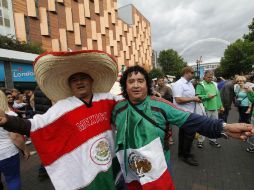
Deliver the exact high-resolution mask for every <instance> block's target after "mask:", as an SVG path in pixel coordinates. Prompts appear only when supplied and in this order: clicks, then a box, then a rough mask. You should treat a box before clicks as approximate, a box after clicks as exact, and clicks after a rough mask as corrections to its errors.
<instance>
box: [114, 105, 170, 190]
mask: <svg viewBox="0 0 254 190" xmlns="http://www.w3.org/2000/svg"><path fill="white" fill-rule="evenodd" d="M124 113H125V114H124V115H123V117H124V118H122V120H123V121H124V122H123V125H122V126H117V137H116V155H117V158H118V160H119V162H120V165H121V168H122V171H123V174H124V178H125V181H126V183H127V185H128V188H129V190H155V189H160V190H174V185H173V181H172V178H171V176H170V173H169V171H168V168H167V163H166V160H165V156H164V152H163V147H162V143H161V140H160V137H159V135H158V133H157V130H156V126H154V125H153V124H151V123H150V122H149V121H147V120H146V119H145V118H143V117H142V116H141V115H140V114H139V113H138V112H136V111H135V109H134V108H132V107H131V106H130V105H128V108H127V109H126V110H124ZM145 114H146V115H147V116H148V117H150V118H152V111H151V107H148V108H147V109H146V112H145Z"/></svg>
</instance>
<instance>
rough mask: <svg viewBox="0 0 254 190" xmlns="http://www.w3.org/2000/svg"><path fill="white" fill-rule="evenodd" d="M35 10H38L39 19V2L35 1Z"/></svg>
mask: <svg viewBox="0 0 254 190" xmlns="http://www.w3.org/2000/svg"><path fill="white" fill-rule="evenodd" d="M35 10H36V15H37V17H38V16H39V2H38V0H35Z"/></svg>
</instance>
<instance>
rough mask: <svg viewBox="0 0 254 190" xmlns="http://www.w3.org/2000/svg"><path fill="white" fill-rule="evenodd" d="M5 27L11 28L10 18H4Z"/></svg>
mask: <svg viewBox="0 0 254 190" xmlns="http://www.w3.org/2000/svg"><path fill="white" fill-rule="evenodd" d="M4 25H5V26H6V27H10V20H9V19H8V18H4Z"/></svg>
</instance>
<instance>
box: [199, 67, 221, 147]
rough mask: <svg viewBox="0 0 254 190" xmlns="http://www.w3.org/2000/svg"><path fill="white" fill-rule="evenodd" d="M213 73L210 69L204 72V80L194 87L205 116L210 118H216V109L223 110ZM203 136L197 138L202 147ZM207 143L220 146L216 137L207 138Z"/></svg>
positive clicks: (217, 115)
mask: <svg viewBox="0 0 254 190" xmlns="http://www.w3.org/2000/svg"><path fill="white" fill-rule="evenodd" d="M213 78H214V73H213V71H211V70H208V71H206V72H205V75H204V80H203V81H202V82H200V83H199V84H198V85H197V87H196V95H197V96H198V97H199V98H201V100H202V102H203V104H204V107H205V110H206V114H207V117H209V118H212V119H218V117H219V114H218V111H220V112H223V111H224V108H223V105H222V102H221V97H220V92H219V90H218V88H217V84H216V83H214V82H213V81H212V80H213ZM204 140H205V138H204V137H200V138H199V139H198V146H202V147H203V141H204ZM209 143H210V144H211V145H213V146H214V147H217V148H220V147H221V145H220V143H218V142H217V140H216V139H209Z"/></svg>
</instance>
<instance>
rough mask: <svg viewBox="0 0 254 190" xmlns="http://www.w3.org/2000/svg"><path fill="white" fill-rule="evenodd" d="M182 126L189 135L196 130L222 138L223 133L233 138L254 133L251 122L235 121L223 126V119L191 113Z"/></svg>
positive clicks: (240, 137) (211, 136)
mask: <svg viewBox="0 0 254 190" xmlns="http://www.w3.org/2000/svg"><path fill="white" fill-rule="evenodd" d="M182 128H183V129H184V130H185V131H186V133H188V134H189V135H192V134H194V133H195V132H198V133H200V134H201V135H203V136H207V137H209V138H220V137H221V136H222V133H223V132H224V133H226V134H227V135H228V136H230V137H233V138H239V139H242V140H246V139H247V138H248V137H249V136H251V135H254V128H253V126H252V125H250V124H244V123H233V124H226V125H225V126H223V121H222V120H217V119H210V118H208V117H205V116H201V115H197V114H190V116H189V117H188V119H187V120H186V122H185V123H184V124H183V125H182Z"/></svg>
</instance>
